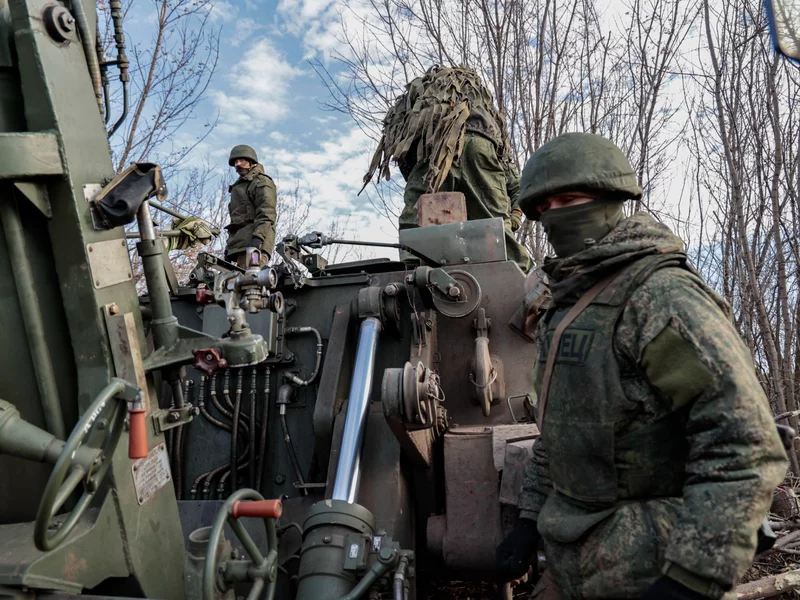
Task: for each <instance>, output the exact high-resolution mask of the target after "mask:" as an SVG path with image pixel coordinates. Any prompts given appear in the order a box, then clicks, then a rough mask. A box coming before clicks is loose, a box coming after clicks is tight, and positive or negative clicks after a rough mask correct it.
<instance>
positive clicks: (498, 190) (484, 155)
mask: <svg viewBox="0 0 800 600" xmlns="http://www.w3.org/2000/svg"><path fill="white" fill-rule="evenodd" d="M427 173H428V166H427V163H425V162H420V163H418V164H417V165H416V166H415V167H414V168H413V169H412V170H411V172H410V173H409V175H408V179H407V181H406V189H405V192H404V193H403V202H404V204H405V206H404V208H403V212H402V213H401V214H400V229H407V228H410V227H417V223H418V216H417V203H418V201H419V197H420V196H421V195H422V194H424V193H426V189H427V187H426V185H427V184H426V183H425V177H426V175H427ZM439 191H442V192H462V193H463V194H464V197H465V199H466V206H467V219H468V220H470V221H471V220H474V219H491V218H494V217H500V218H501V219H503V225H504V227H505V238H506V251H507V253H508V259H509V260H513V261H514V262H516V263H517V264H518V265H519V266H520V268H521V269H522V272H523V273H525V272H527V271H528V269H530V267H531V259H530V255H529V254H528V251H527V250H526V249H525V248H524V247H523V246H522V245H521V244H520V243H519V242H518V241H517V239H516V238H515V237H514V233H513V230H512V222H511V207H512V206H513V203H514V202H515V201H516V199H517V196H518V194H519V176H518V175H517V171H516V169H515V168H514V167H513V166H511V165H510V164H505V165H504V164H502V163H501V162H500V160H499V159H498V158H497V154H496V153H495V148H494V145H493V144H492V143H491V142H490V141H489V140H487V139H486V138H484V137H481V136H479V135H473V134H467V136H466V141H465V145H464V152H463V153H462V155H461V157H460V159H459V160H458V162H456V163H454V164H453V166H452V167H451V168H450V171H449V172H448V174H447V177H445V179H444V181H443V182H442V184H441V186H440V188H439Z"/></svg>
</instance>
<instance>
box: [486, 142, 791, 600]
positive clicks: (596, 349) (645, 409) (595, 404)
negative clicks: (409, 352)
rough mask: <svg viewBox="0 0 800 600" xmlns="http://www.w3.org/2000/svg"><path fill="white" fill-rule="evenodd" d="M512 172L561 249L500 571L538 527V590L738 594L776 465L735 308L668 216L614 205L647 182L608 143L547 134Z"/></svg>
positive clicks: (521, 554) (549, 266)
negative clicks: (516, 510)
mask: <svg viewBox="0 0 800 600" xmlns="http://www.w3.org/2000/svg"><path fill="white" fill-rule="evenodd" d="M520 185H521V192H520V206H521V208H522V210H523V211H524V212H525V214H526V215H527V216H528V217H529V218H531V219H536V220H540V221H541V223H542V226H543V227H544V230H545V232H546V234H547V239H548V241H549V242H550V244H551V245H552V246H553V248H554V250H555V252H556V255H557V258H550V259H547V260H546V261H545V264H544V265H543V269H544V271H545V272H546V273H547V276H548V277H549V280H550V288H551V292H552V303H551V305H550V307H549V308H548V309H547V311H546V312H545V314H544V316H543V317H542V318H541V320H540V321H539V323H538V326H537V330H536V336H535V337H536V340H537V343H538V345H539V357H538V360H537V362H536V364H535V366H534V385H535V389H536V391H537V394H538V399H537V402H536V405H535V407H533V406H531V407H530V410H531V412H532V413H535V416H536V421H537V424H538V426H539V428H540V430H541V436H540V437H539V438H537V440H536V442H535V444H534V455H533V460H532V462H531V464H530V465H529V466H528V469H527V471H526V477H525V481H524V484H523V489H522V494H521V497H520V518H519V521H518V524H517V526H516V528H515V529H514V530H513V531H512V532H511V533H510V534H509V535H508V537H507V538H506V539H505V540H504V541H503V543H502V544H501V545H500V546H499V547H498V549H497V567H498V571H499V573H500V574H501V576H502V577H503V578H504V579H506V580H509V579H512V578H515V577H518V576H520V575H522V574H523V573H525V571H526V570H527V569H528V565H529V563H530V561H531V560H532V559H533V557H534V556H535V554H536V549H537V546H538V541H539V539H540V537H541V539H542V540H543V541H544V548H545V555H546V558H547V565H548V567H547V570H546V571H545V576H543V577H542V578H541V579H540V581H539V583H538V585H537V588H538V589H537V591H536V594H537V595H542V596H546V597H548V598H645V599H647V600H656V599H673V600H690V599H691V600H701V599H703V598H720V597H723V596H725V597H735V593H734V592H733V591H732V590H733V587H734V586H735V585H736V583H737V581H738V580H739V578H740V577H741V576H742V575H743V574H744V572H745V570H746V569H747V568H748V566H749V565H750V563H751V562H752V560H753V556H754V554H755V552H756V547H757V546H756V544H757V539H760V538H759V536H758V535H757V532H758V531H759V524H760V523H761V522H762V520H763V519H764V517H765V515H766V513H767V511H768V509H769V506H770V501H771V498H772V492H773V489H774V488H775V486H776V485H777V484H778V483H780V481H781V480H782V478H783V477H784V475H785V473H786V465H787V462H786V453H785V452H784V448H783V446H782V444H781V440H780V438H779V436H778V434H777V432H776V428H775V424H774V422H773V419H772V416H771V414H770V409H769V403H768V401H767V398H766V397H765V395H764V391H763V390H762V388H761V385H760V383H759V381H758V378H757V376H756V372H755V368H754V365H753V361H752V359H751V356H750V352H749V351H748V349H747V348H746V347H745V345H744V343H743V342H742V340H741V339H740V337H739V335H738V334H737V332H736V329H735V328H734V326H733V324H732V322H731V311H730V307H729V305H728V304H727V303H726V302H725V301H724V300H723V299H722V298H720V297H719V296H718V295H717V294H716V293H715V292H714V291H712V290H711V289H710V288H709V287H708V286H707V285H706V284H705V282H704V281H703V280H702V278H701V277H700V276H699V275H698V274H697V273H696V272H695V271H694V270H693V269H692V268H691V267H690V266H689V265H688V263H687V257H686V252H685V249H684V245H683V243H682V242H681V240H680V239H679V238H677V237H676V236H675V235H673V233H672V232H671V231H670V230H669V229H668V228H667V227H666V226H664V225H662V224H660V223H658V222H656V221H655V220H654V219H653V218H652V217H650V216H649V215H647V214H645V213H641V212H639V213H635V214H634V215H633V216H631V217H628V218H625V216H624V214H623V205H624V202H625V200H626V199H636V198H640V197H641V194H642V190H641V188H640V187H639V185H638V184H637V181H636V176H635V174H634V172H633V170H632V169H631V167H630V164H629V162H628V160H627V159H626V158H625V156H624V155H623V154H622V152H621V151H620V150H619V148H617V147H616V146H615V145H614V144H613V143H612V142H610V141H609V140H607V139H605V138H602V137H600V136H596V135H591V134H566V135H562V136H560V137H558V138H556V139H554V140H551V141H550V142H548V143H547V144H545V145H544V146H542V147H541V148H539V149H538V150H537V151H536V152H534V154H533V155H532V156H531V158H530V160H529V161H528V163H527V164H526V165H525V168H524V170H523V172H522V179H521V182H520Z"/></svg>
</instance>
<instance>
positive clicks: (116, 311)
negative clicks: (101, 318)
mask: <svg viewBox="0 0 800 600" xmlns="http://www.w3.org/2000/svg"><path fill="white" fill-rule="evenodd" d="M108 314H110V315H116V314H119V306H117V305H116V304H112V305H111V306H109V307H108Z"/></svg>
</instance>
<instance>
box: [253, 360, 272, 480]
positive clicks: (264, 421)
mask: <svg viewBox="0 0 800 600" xmlns="http://www.w3.org/2000/svg"><path fill="white" fill-rule="evenodd" d="M270 375H272V369H270V368H269V367H267V369H266V372H265V373H264V414H262V415H261V440H260V441H259V444H258V456H257V458H258V466H257V467H256V487H255V490H256V491H257V492H259V493H261V478H262V476H263V473H264V460H265V459H266V457H265V454H266V452H267V427H268V425H269V419H268V416H269V395H270V389H269V386H270V381H269V380H270Z"/></svg>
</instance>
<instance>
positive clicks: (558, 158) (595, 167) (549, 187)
mask: <svg viewBox="0 0 800 600" xmlns="http://www.w3.org/2000/svg"><path fill="white" fill-rule="evenodd" d="M519 188H520V189H519V207H520V208H521V209H522V211H523V212H524V213H525V215H526V216H527V217H528V218H529V219H534V220H536V221H538V220H539V211H538V210H536V207H537V206H538V205H539V204H541V203H542V202H543V201H544V200H545V199H546V198H548V197H549V196H553V195H555V194H561V193H563V192H570V191H576V190H582V191H591V192H598V191H599V192H607V193H610V194H613V195H615V196H617V197H622V198H625V199H628V198H632V199H635V200H638V199H639V198H641V197H642V188H641V187H639V184H638V183H637V182H636V173H634V171H633V168H632V167H631V164H630V162H628V159H627V158H626V156H625V155H624V154H623V153H622V150H620V149H619V148H618V147H617V146H616V145H615V144H614V142H612V141H611V140H609V139H606V138H604V137H602V136H599V135H595V134H593V133H566V134H564V135H560V136H558V137H557V138H554V139H552V140H550V141H549V142H547V143H546V144H544V145H543V146H541V147H540V148H539V149H538V150H536V151H535V152H534V153H533V154H532V155H531V157H530V158H529V159H528V162H527V163H526V164H525V168H524V169H522V175H521V177H520V182H519Z"/></svg>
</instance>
